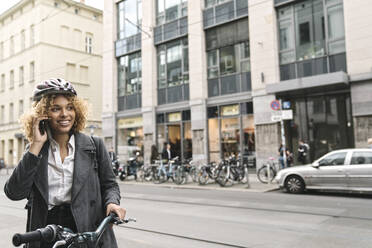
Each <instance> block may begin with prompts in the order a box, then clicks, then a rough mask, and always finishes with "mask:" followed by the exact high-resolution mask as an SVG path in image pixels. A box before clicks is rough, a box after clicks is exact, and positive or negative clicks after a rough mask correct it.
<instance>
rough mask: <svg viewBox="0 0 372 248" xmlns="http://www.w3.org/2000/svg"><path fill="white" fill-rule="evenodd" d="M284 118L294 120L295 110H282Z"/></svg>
mask: <svg viewBox="0 0 372 248" xmlns="http://www.w3.org/2000/svg"><path fill="white" fill-rule="evenodd" d="M282 119H283V120H292V119H293V111H292V109H289V110H282Z"/></svg>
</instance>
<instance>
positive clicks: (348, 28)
mask: <svg viewBox="0 0 372 248" xmlns="http://www.w3.org/2000/svg"><path fill="white" fill-rule="evenodd" d="M371 9H372V2H371V1H364V0H354V1H347V0H344V18H345V43H346V53H347V56H346V57H347V70H348V73H349V74H351V75H353V74H360V73H366V72H371V71H372V33H371V32H370V30H371V23H372V15H371Z"/></svg>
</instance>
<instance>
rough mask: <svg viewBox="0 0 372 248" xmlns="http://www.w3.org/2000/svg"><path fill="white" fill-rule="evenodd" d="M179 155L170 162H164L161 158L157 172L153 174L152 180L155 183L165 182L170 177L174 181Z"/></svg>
mask: <svg viewBox="0 0 372 248" xmlns="http://www.w3.org/2000/svg"><path fill="white" fill-rule="evenodd" d="M178 159H179V157H178V156H177V157H175V158H172V159H169V160H168V163H164V161H163V160H160V161H159V162H160V165H159V166H158V167H157V172H156V173H154V174H153V175H152V180H153V182H154V183H164V182H166V181H168V180H169V179H172V181H174V171H173V167H174V164H175V163H176V162H177V161H178Z"/></svg>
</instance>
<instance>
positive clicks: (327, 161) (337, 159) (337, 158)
mask: <svg viewBox="0 0 372 248" xmlns="http://www.w3.org/2000/svg"><path fill="white" fill-rule="evenodd" d="M345 158H346V152H338V153H332V154H329V155H327V156H325V157H324V158H322V159H321V160H319V165H320V166H325V165H343V164H344V162H345Z"/></svg>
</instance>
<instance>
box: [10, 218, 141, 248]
mask: <svg viewBox="0 0 372 248" xmlns="http://www.w3.org/2000/svg"><path fill="white" fill-rule="evenodd" d="M130 221H134V222H136V219H125V220H119V219H118V217H117V215H116V214H115V213H110V214H109V215H108V216H107V217H106V218H105V219H103V221H102V222H101V224H100V225H99V227H98V228H97V230H96V231H93V232H84V233H77V234H74V233H72V232H71V230H69V229H68V228H63V227H61V226H57V225H47V226H46V227H44V228H39V229H37V230H35V231H32V232H27V233H24V234H19V233H16V234H14V235H13V239H12V241H13V245H14V246H20V245H21V244H26V243H29V242H33V241H44V242H52V241H56V237H58V238H57V239H60V240H57V243H55V245H54V246H53V247H58V246H60V245H64V244H66V243H69V244H71V243H75V242H78V243H81V242H83V243H84V242H86V241H87V240H89V241H90V242H98V241H99V239H100V238H101V235H102V234H103V232H104V231H105V230H106V228H107V226H108V225H109V224H111V223H113V224H116V225H119V224H122V223H128V222H130ZM81 238H82V239H81Z"/></svg>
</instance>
